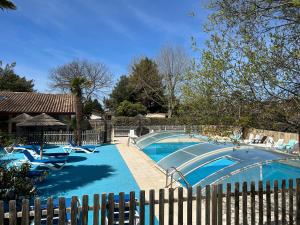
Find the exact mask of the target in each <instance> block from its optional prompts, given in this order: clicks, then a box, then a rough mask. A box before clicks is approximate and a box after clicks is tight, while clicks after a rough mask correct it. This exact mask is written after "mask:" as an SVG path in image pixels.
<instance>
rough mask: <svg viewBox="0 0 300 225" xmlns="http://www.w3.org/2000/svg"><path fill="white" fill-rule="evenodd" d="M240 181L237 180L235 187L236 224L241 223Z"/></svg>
mask: <svg viewBox="0 0 300 225" xmlns="http://www.w3.org/2000/svg"><path fill="white" fill-rule="evenodd" d="M239 198H240V183H238V182H236V183H235V187H234V217H235V218H234V224H235V225H239V224H240V199H239Z"/></svg>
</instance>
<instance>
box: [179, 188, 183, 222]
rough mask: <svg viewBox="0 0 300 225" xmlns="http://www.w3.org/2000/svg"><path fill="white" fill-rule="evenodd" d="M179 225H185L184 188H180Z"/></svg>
mask: <svg viewBox="0 0 300 225" xmlns="http://www.w3.org/2000/svg"><path fill="white" fill-rule="evenodd" d="M178 225H183V188H182V187H179V188H178Z"/></svg>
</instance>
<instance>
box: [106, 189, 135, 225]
mask: <svg viewBox="0 0 300 225" xmlns="http://www.w3.org/2000/svg"><path fill="white" fill-rule="evenodd" d="M129 207H131V206H129ZM114 210H115V201H114V193H109V194H108V214H107V219H108V222H107V225H113V224H114Z"/></svg>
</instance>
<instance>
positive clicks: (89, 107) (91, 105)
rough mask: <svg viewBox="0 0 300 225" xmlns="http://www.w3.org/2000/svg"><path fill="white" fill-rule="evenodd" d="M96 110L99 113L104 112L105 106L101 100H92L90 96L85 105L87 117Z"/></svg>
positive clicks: (84, 110)
mask: <svg viewBox="0 0 300 225" xmlns="http://www.w3.org/2000/svg"><path fill="white" fill-rule="evenodd" d="M93 111H96V112H99V113H103V108H102V105H101V104H100V102H98V100H97V99H94V100H92V99H91V98H89V99H88V100H87V101H86V102H85V103H84V106H83V114H84V115H85V117H87V118H89V117H90V116H91V115H92V112H93Z"/></svg>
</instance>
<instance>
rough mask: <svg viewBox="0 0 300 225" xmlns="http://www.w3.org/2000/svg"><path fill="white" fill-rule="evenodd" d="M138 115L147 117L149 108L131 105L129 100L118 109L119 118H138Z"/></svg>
mask: <svg viewBox="0 0 300 225" xmlns="http://www.w3.org/2000/svg"><path fill="white" fill-rule="evenodd" d="M138 114H142V115H146V114H147V108H146V107H145V106H143V105H142V104H141V103H131V102H129V101H127V100H125V101H123V102H121V103H120V105H119V106H118V107H117V109H116V115H117V116H129V117H133V116H137V115H138Z"/></svg>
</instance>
